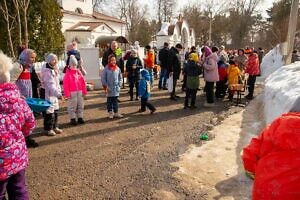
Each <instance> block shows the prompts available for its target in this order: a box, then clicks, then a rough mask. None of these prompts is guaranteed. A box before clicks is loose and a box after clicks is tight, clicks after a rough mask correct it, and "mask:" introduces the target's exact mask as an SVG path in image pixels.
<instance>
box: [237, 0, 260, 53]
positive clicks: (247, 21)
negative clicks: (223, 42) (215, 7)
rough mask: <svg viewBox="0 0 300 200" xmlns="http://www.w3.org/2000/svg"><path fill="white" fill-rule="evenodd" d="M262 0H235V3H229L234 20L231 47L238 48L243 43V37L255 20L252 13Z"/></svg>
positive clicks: (247, 33)
mask: <svg viewBox="0 0 300 200" xmlns="http://www.w3.org/2000/svg"><path fill="white" fill-rule="evenodd" d="M261 1H262V0H236V3H235V4H231V7H232V10H231V18H232V20H234V22H235V23H234V24H233V26H232V30H233V31H232V33H231V37H232V42H233V47H236V48H239V47H241V46H243V45H246V44H245V37H247V36H248V35H249V33H250V30H251V28H252V25H254V23H255V20H254V18H253V15H254V13H255V10H256V8H257V5H258V4H259V3H260V2H261Z"/></svg>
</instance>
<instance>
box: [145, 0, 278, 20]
mask: <svg viewBox="0 0 300 200" xmlns="http://www.w3.org/2000/svg"><path fill="white" fill-rule="evenodd" d="M196 1H197V0H177V2H178V5H177V7H178V10H180V8H182V7H184V6H185V5H188V4H189V3H194V2H196ZM277 1H278V0H262V3H260V4H259V5H258V10H259V11H261V12H262V15H263V17H267V13H266V11H265V10H267V9H268V8H270V7H271V6H272V4H273V2H277ZM153 2H154V1H144V0H140V3H142V4H148V6H149V8H150V9H149V10H153Z"/></svg>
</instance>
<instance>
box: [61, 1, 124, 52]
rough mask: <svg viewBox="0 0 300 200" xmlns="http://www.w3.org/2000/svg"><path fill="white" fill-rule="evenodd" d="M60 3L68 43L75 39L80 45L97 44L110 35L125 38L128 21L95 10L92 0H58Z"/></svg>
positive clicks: (63, 29)
mask: <svg viewBox="0 0 300 200" xmlns="http://www.w3.org/2000/svg"><path fill="white" fill-rule="evenodd" d="M58 3H59V5H60V7H61V9H62V13H63V19H62V32H63V33H64V36H65V40H66V44H69V43H70V42H72V41H74V40H75V41H77V42H78V46H79V47H86V46H97V45H96V41H103V38H108V36H114V37H116V38H117V37H122V38H125V35H126V22H124V21H122V20H120V19H118V18H116V17H111V16H108V15H105V14H102V13H98V12H95V11H94V10H93V3H92V0H58ZM114 37H112V38H114Z"/></svg>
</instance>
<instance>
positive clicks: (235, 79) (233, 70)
mask: <svg viewBox="0 0 300 200" xmlns="http://www.w3.org/2000/svg"><path fill="white" fill-rule="evenodd" d="M240 77H241V70H240V69H239V67H238V66H237V65H236V64H235V62H234V61H233V60H229V66H228V68H227V79H228V91H229V95H228V98H229V100H230V101H231V100H232V98H233V95H234V91H233V90H232V89H231V88H232V86H233V85H235V84H239V80H240Z"/></svg>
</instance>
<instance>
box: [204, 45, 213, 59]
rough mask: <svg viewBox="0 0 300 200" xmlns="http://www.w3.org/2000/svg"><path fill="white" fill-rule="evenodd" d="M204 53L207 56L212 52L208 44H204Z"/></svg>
mask: <svg viewBox="0 0 300 200" xmlns="http://www.w3.org/2000/svg"><path fill="white" fill-rule="evenodd" d="M204 53H205V57H207V56H210V55H211V54H212V51H211V49H210V48H209V47H208V46H204Z"/></svg>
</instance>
